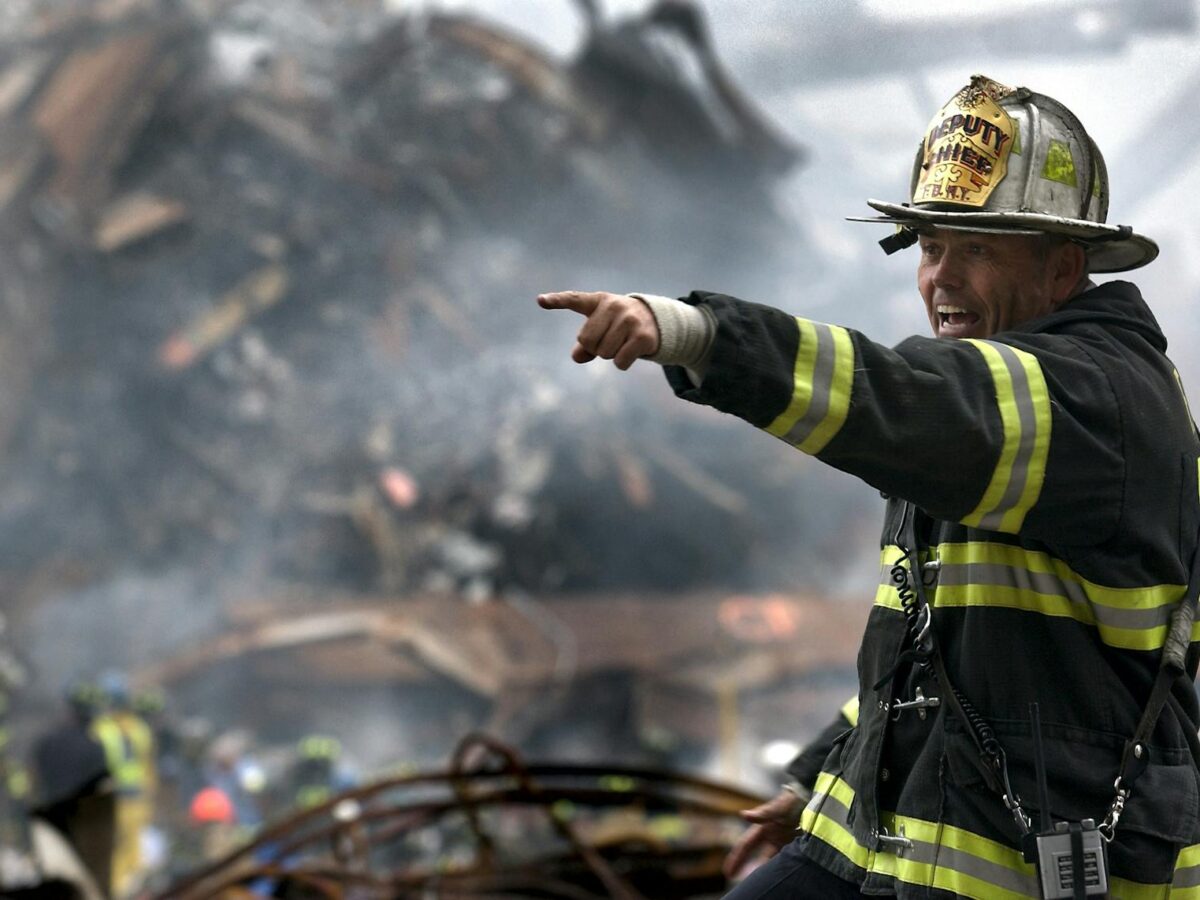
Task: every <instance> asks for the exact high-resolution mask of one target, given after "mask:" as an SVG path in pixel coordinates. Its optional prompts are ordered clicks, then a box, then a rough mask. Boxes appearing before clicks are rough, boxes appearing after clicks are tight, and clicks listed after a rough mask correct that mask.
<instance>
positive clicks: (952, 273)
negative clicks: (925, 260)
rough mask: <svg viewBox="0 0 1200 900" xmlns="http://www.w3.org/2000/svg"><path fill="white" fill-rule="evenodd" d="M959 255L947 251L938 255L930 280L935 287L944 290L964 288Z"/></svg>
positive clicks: (932, 265) (931, 269)
mask: <svg viewBox="0 0 1200 900" xmlns="http://www.w3.org/2000/svg"><path fill="white" fill-rule="evenodd" d="M960 262H961V261H960V260H959V258H958V254H956V253H954V252H952V251H950V250H945V251H943V252H942V253H941V254H939V255H938V258H937V260H936V262H933V263H932V264H931V266H930V270H929V279H930V281H932V282H933V286H934V287H936V288H940V289H943V290H952V289H954V288H958V287H962V283H963V280H962V266H961V264H960Z"/></svg>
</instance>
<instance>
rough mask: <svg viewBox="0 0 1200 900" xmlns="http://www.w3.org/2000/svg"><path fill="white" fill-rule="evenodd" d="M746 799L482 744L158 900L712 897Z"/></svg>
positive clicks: (338, 800)
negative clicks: (252, 895) (260, 890)
mask: <svg viewBox="0 0 1200 900" xmlns="http://www.w3.org/2000/svg"><path fill="white" fill-rule="evenodd" d="M761 800H762V798H761V797H758V796H756V795H754V794H751V793H747V792H745V791H740V790H737V789H734V788H730V787H728V786H724V785H720V784H717V783H714V782H711V781H708V780H704V779H699V778H692V777H685V776H680V775H677V774H672V773H669V772H664V771H660V770H654V769H645V768H631V767H625V766H615V767H607V766H606V767H601V766H588V765H552V764H537V763H528V764H527V763H525V762H523V761H522V760H521V759H520V758H519V757H518V756H517V754H516V753H515V752H514V751H513V750H512V749H511V748H509V747H506V746H504V745H503V744H501V743H500V742H498V741H495V740H494V739H491V738H488V737H486V736H482V735H472V736H468V737H467V738H465V739H464V740H463V741H462V743H461V744H460V745H459V747H458V749H457V750H456V751H455V754H454V758H453V760H452V762H451V765H450V767H449V768H448V769H447V770H445V771H441V772H429V773H421V774H412V775H406V776H403V777H399V778H393V779H388V780H383V781H379V782H376V783H374V784H371V785H369V786H366V787H361V788H357V789H354V790H350V791H346V792H344V793H342V794H340V795H338V796H336V797H332V798H330V799H329V800H328V801H326V802H325V803H323V804H321V805H320V806H319V807H316V808H314V809H311V810H308V811H306V812H303V813H300V814H298V815H296V816H294V817H292V818H290V819H288V820H286V821H283V822H280V823H278V824H276V825H274V826H272V827H270V828H268V829H267V830H265V831H264V832H263V833H262V834H260V835H259V836H258V837H257V838H256V839H255V840H254V841H253V842H252V843H250V844H248V845H246V846H244V847H241V848H239V849H238V850H236V851H234V852H232V853H230V854H228V855H227V856H225V857H224V858H222V859H220V860H217V861H216V862H214V863H212V864H211V865H209V866H207V867H205V868H203V869H202V870H200V871H198V872H196V873H194V874H193V875H191V876H190V877H188V878H186V879H184V880H182V881H180V882H177V883H176V884H174V885H172V886H171V887H170V888H168V889H167V890H166V891H164V892H162V893H161V894H159V895H158V900H206V898H236V897H241V896H249V895H248V894H247V892H246V889H247V888H248V886H250V885H253V884H258V885H260V886H261V885H264V884H269V885H270V886H271V891H272V893H271V896H275V897H288V898H314V900H315V898H320V900H343V898H362V900H372V898H380V900H383V898H388V900H392V898H396V900H402V898H407V897H411V898H414V900H415V898H429V897H439V898H455V897H463V898H466V897H493V898H500V897H541V898H563V900H589V898H614V900H643V898H650V897H653V898H657V900H673V898H698V897H709V896H716V895H719V894H720V893H721V892H722V891H723V890H724V888H725V886H726V882H725V878H724V876H723V875H722V874H721V863H722V860H723V858H724V855H725V853H726V852H727V850H728V847H729V841H730V838H731V836H732V835H734V834H736V833H737V831H738V830H739V827H738V825H737V824H736V823H737V821H738V819H737V815H736V814H737V811H738V810H740V809H744V808H746V807H748V806H749V805H753V804H756V803H758V802H761Z"/></svg>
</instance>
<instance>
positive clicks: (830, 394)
mask: <svg viewBox="0 0 1200 900" xmlns="http://www.w3.org/2000/svg"><path fill="white" fill-rule="evenodd" d="M796 327H797V328H798V329H799V332H800V334H799V346H798V348H797V350H796V362H795V366H794V368H793V373H792V399H791V401H790V402H789V403H788V406H787V409H785V410H784V411H783V412H782V413H780V414H779V416H777V417H776V419H775V421H773V422H771V424H769V425H768V426H767V427H766V429H765V430H766V431H767V433H768V434H772V435H774V436H775V437H777V438H782V439H783V440H785V441H787V442H788V443H789V444H792V445H793V446H795V447H796V448H797V449H799V450H802V451H804V452H805V453H811V454H815V453H820V452H821V450H823V449H824V448H825V445H826V444H828V443H829V442H830V440H832V439H833V436H834V435H835V434H837V433H838V431H839V430H840V429H841V427H842V425H843V424H844V423H845V421H846V414H847V413H848V412H849V411H850V392H851V389H852V387H853V384H854V342H853V341H852V340H851V339H850V333H849V332H848V331H846V329H844V328H839V327H838V326H836V325H826V324H824V323H822V322H812V321H809V320H808V319H800V318H797V319H796Z"/></svg>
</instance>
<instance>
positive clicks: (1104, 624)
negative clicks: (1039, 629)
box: [875, 541, 1200, 650]
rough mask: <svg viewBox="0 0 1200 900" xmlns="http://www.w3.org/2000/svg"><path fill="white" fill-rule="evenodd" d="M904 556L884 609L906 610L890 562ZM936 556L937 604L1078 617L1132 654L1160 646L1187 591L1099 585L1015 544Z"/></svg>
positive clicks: (882, 598) (890, 550)
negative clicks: (893, 563) (895, 565)
mask: <svg viewBox="0 0 1200 900" xmlns="http://www.w3.org/2000/svg"><path fill="white" fill-rule="evenodd" d="M899 553H900V551H899V549H898V548H896V547H894V546H892V547H885V548H884V550H883V552H882V554H881V557H880V558H881V560H883V563H884V564H883V566H882V570H881V572H880V578H879V582H880V583H879V587H878V588H877V590H876V597H875V603H876V605H877V606H885V607H888V608H891V609H899V608H900V599H899V594H898V593H897V591H896V586H895V583H894V582H893V581H892V580H891V577H890V565H889V564H888V560H894V559H896V558H898V556H899ZM934 554H935V555H936V557H937V559H938V561H939V562H940V563H941V569H940V571H939V572H938V579H937V584H936V586H934V587H932V588H931V589H930V591H929V593H930V595H931V596H932V602H933V605H934V606H938V607H966V606H992V607H1003V608H1007V609H1020V610H1024V611H1027V612H1035V613H1040V614H1041V615H1047V616H1057V617H1063V618H1071V619H1074V620H1076V621H1078V622H1081V623H1083V624H1085V625H1088V626H1091V627H1094V628H1096V629H1097V630H1098V632H1099V634H1100V638H1101V640H1103V641H1104V642H1105V643H1106V644H1108V645H1109V646H1112V647H1119V648H1122V649H1127V650H1155V649H1158V648H1160V647H1161V646H1162V644H1163V641H1164V640H1165V638H1166V634H1167V631H1168V629H1169V623H1170V618H1171V613H1172V612H1173V611H1174V608H1175V606H1176V605H1177V604H1178V602H1179V601H1180V600H1181V599H1182V598H1183V596H1184V593H1185V592H1186V585H1182V584H1155V585H1143V586H1141V587H1132V588H1116V587H1108V586H1106V585H1100V584H1096V583H1095V582H1092V581H1088V580H1087V579H1085V578H1083V577H1081V576H1080V575H1078V574H1076V573H1075V572H1073V571H1072V570H1071V568H1070V567H1069V566H1068V565H1067V564H1066V563H1064V562H1062V561H1061V560H1059V559H1056V558H1054V557H1052V556H1050V555H1049V554H1047V553H1043V552H1040V551H1035V550H1027V549H1025V548H1023V547H1017V546H1013V545H1010V544H999V543H990V542H986V541H973V542H966V543H953V544H950V543H948V544H939V545H938V546H937V547H936V549H935V551H934ZM1198 625H1200V623H1198ZM1198 638H1200V628H1197V629H1193V639H1198Z"/></svg>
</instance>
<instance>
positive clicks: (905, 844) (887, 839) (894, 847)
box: [875, 825, 913, 856]
mask: <svg viewBox="0 0 1200 900" xmlns="http://www.w3.org/2000/svg"><path fill="white" fill-rule="evenodd" d="M898 830H899V832H900V833H899V834H888V830H887V829H886V828H880V829H879V830H878V831H876V832H875V840H876V841H877V842H878V844H879V849H880V850H890V851H892V852H893V853H895V854H896V855H897V856H901V855H903V854H904V851H906V850H911V849H912V848H913V842H912V841H910V840H909V839H908V838H906V837H905V836H904V826H903V825H901V826H900V828H899V829H898Z"/></svg>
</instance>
